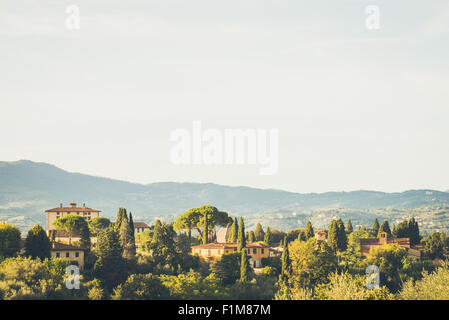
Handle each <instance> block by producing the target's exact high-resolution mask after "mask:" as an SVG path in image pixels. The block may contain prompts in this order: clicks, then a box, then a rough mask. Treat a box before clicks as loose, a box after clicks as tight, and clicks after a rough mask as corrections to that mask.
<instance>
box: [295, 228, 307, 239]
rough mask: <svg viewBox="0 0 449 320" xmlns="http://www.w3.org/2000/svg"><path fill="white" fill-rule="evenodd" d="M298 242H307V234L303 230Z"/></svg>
mask: <svg viewBox="0 0 449 320" xmlns="http://www.w3.org/2000/svg"><path fill="white" fill-rule="evenodd" d="M297 240H299V241H306V240H307V237H306V233H305V232H304V231H302V230H301V231H300V232H299V233H298V239H297Z"/></svg>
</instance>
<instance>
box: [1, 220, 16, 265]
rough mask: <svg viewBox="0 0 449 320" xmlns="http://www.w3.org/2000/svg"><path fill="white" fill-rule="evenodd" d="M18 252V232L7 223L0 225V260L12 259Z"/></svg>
mask: <svg viewBox="0 0 449 320" xmlns="http://www.w3.org/2000/svg"><path fill="white" fill-rule="evenodd" d="M19 250H20V230H19V228H17V227H15V226H13V225H12V224H9V223H0V258H1V257H12V256H14V255H16V254H17V252H18V251H19Z"/></svg>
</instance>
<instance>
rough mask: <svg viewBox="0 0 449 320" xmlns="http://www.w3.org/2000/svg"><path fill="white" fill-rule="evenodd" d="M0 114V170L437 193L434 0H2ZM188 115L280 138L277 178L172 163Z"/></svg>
mask: <svg viewBox="0 0 449 320" xmlns="http://www.w3.org/2000/svg"><path fill="white" fill-rule="evenodd" d="M70 4H73V5H76V6H78V7H79V9H80V29H79V30H68V29H67V28H66V25H65V21H66V19H67V16H68V15H67V14H66V12H65V11H66V7H67V6H68V5H70ZM367 5H377V6H378V7H379V10H380V29H379V30H368V29H367V28H366V26H365V20H366V18H367V14H366V13H365V8H366V6H367ZM0 111H1V113H0V161H14V160H19V159H29V160H33V161H39V162H48V163H51V164H54V165H57V166H58V167H61V168H63V169H65V170H68V171H72V172H81V173H85V174H91V175H99V176H104V177H110V178H116V179H122V180H127V181H132V182H139V183H151V182H159V181H182V182H214V183H219V184H225V185H246V186H253V187H260V188H276V189H284V190H289V191H295V192H326V191H343V190H344V191H351V190H359V189H369V190H378V191H388V192H393V191H403V190H407V189H418V188H429V189H437V190H448V189H449V170H448V167H449V143H448V141H449V125H448V120H449V2H448V1H447V0H432V1H423V0H419V1H418V0H407V1H405V0H396V1H380V0H378V1H376V0H371V1H358V0H327V1H323V0H313V1H298V0H294V1H293V0H292V1H286V0H271V1H264V0H257V1H256V0H240V1H235V0H226V1H224V0H223V1H222V0H214V1H211V0H202V1H197V0H182V1H181V0H176V1H175V0H156V1H153V0H141V1H137V0H127V1H110V0H107V1H106V0H73V1H70V2H66V1H56V0H54V1H49V0H40V1H31V0H28V1H24V0H2V1H1V2H0ZM194 120H199V121H201V123H202V125H203V127H205V128H215V129H218V130H224V129H227V128H263V129H270V128H274V129H279V145H280V152H279V171H278V173H277V174H274V175H270V176H262V175H259V170H258V169H259V167H258V166H254V165H240V166H239V165H227V166H223V165H221V166H220V165H212V166H206V165H184V166H175V165H174V164H172V163H171V161H170V148H171V147H172V143H171V142H170V141H169V137H170V133H171V132H172V131H173V130H175V129H177V128H185V129H188V130H190V129H191V127H192V121H194Z"/></svg>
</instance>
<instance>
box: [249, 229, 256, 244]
mask: <svg viewBox="0 0 449 320" xmlns="http://www.w3.org/2000/svg"><path fill="white" fill-rule="evenodd" d="M255 241H256V237H255V235H254V231H252V230H251V231H250V232H249V235H248V242H249V243H252V242H255Z"/></svg>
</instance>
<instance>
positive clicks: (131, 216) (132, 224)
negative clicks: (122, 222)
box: [129, 212, 135, 239]
mask: <svg viewBox="0 0 449 320" xmlns="http://www.w3.org/2000/svg"><path fill="white" fill-rule="evenodd" d="M129 227H130V228H131V232H132V233H133V239H134V237H135V234H134V231H135V230H134V220H133V215H132V213H131V212H129Z"/></svg>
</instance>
